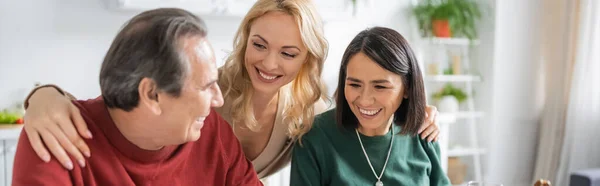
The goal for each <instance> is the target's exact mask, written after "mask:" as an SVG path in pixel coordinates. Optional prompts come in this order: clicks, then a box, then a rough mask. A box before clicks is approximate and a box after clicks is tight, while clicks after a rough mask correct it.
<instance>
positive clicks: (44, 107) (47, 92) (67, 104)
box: [24, 87, 92, 170]
mask: <svg viewBox="0 0 600 186" xmlns="http://www.w3.org/2000/svg"><path fill="white" fill-rule="evenodd" d="M28 102H29V107H28V108H27V111H26V112H25V117H24V120H25V126H24V128H25V132H27V136H28V138H29V142H30V143H31V146H32V147H33V150H34V151H35V152H36V153H37V155H38V156H39V157H40V158H41V159H42V160H43V161H45V162H49V161H50V154H49V153H48V150H47V149H46V147H48V149H50V152H52V154H53V155H54V157H56V159H57V160H58V161H59V162H60V163H61V164H62V165H63V166H64V167H65V168H67V169H69V170H72V169H73V162H71V160H70V158H69V156H68V155H67V153H66V152H68V153H69V154H70V155H72V156H73V157H74V158H75V159H76V160H77V162H78V164H79V165H80V166H82V167H83V166H85V159H84V157H83V155H82V153H83V154H84V155H85V156H86V157H90V149H89V147H88V146H87V145H86V144H85V142H84V140H83V139H82V138H81V136H83V137H85V138H87V139H91V138H92V134H91V133H90V131H89V130H88V128H87V124H86V123H85V121H84V120H83V118H82V117H81V114H80V113H79V109H78V108H77V107H76V106H75V105H74V104H73V103H71V100H69V99H68V98H67V97H65V96H64V95H62V94H61V93H59V92H58V91H57V90H56V89H54V88H52V87H44V88H40V89H38V90H37V91H36V92H35V93H33V95H31V97H30V98H29V100H28ZM75 127H77V129H78V130H76V129H75ZM78 132H79V134H78ZM80 135H81V136H80ZM40 136H41V138H40ZM42 139H43V140H44V143H42ZM44 145H45V146H46V147H45V146H44ZM65 151H66V152H65Z"/></svg>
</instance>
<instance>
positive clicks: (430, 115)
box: [418, 106, 438, 134]
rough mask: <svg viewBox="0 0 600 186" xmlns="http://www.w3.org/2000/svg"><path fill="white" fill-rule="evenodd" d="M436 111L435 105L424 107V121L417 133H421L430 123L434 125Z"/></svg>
mask: <svg viewBox="0 0 600 186" xmlns="http://www.w3.org/2000/svg"><path fill="white" fill-rule="evenodd" d="M437 115H438V111H437V108H436V107H435V106H427V107H425V122H424V123H423V124H422V125H421V127H420V128H419V131H418V133H419V134H420V133H422V132H423V130H425V129H426V128H427V127H429V126H430V125H435V123H436V119H437Z"/></svg>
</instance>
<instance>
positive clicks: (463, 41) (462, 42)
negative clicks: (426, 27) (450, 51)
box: [425, 37, 479, 46]
mask: <svg viewBox="0 0 600 186" xmlns="http://www.w3.org/2000/svg"><path fill="white" fill-rule="evenodd" d="M425 40H426V41H427V42H428V43H430V44H437V45H456V46H469V45H479V40H473V41H471V40H469V39H468V38H442V37H432V38H425Z"/></svg>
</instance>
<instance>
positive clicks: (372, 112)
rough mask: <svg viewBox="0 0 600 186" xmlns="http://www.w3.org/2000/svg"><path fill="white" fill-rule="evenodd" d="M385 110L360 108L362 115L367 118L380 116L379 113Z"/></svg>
mask: <svg viewBox="0 0 600 186" xmlns="http://www.w3.org/2000/svg"><path fill="white" fill-rule="evenodd" d="M382 110H383V109H382V108H380V109H363V108H360V107H359V108H358V111H359V112H360V113H361V114H364V115H367V116H375V115H377V114H379V112H381V111H382Z"/></svg>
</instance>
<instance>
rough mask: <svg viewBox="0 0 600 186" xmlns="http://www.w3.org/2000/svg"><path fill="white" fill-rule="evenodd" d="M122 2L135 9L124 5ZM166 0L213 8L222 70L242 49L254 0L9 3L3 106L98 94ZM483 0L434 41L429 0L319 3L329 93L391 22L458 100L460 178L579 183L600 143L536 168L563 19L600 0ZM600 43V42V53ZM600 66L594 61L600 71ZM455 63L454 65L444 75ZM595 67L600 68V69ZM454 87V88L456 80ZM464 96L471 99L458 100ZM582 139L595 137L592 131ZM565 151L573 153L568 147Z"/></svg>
mask: <svg viewBox="0 0 600 186" xmlns="http://www.w3.org/2000/svg"><path fill="white" fill-rule="evenodd" d="M117 2H127V3H131V4H130V6H118V5H117ZM164 2H167V3H171V4H165V5H164V6H183V7H185V8H186V9H189V10H191V11H194V12H197V13H198V14H199V15H201V17H202V18H203V19H204V20H205V21H206V23H207V25H208V28H209V33H208V38H209V40H210V42H211V43H212V44H213V46H214V47H215V52H216V55H217V57H218V60H217V62H218V63H219V65H221V64H223V59H224V58H225V57H226V56H227V53H228V52H229V51H230V50H231V46H232V40H233V36H234V33H235V31H236V29H237V27H238V25H239V23H240V21H241V19H242V17H243V15H244V14H245V11H246V10H247V9H248V8H249V7H250V6H251V5H252V3H253V2H254V0H187V1H183V0H182V1H165V0H19V1H0V86H1V87H2V88H1V89H0V110H2V109H10V108H15V107H18V106H19V104H20V103H21V102H22V100H23V99H24V98H25V96H26V94H27V93H28V92H29V91H30V90H31V89H32V88H33V87H34V85H35V84H36V83H41V84H46V83H52V84H57V85H60V86H61V87H62V88H64V89H65V90H68V91H69V92H71V93H72V94H73V95H75V96H76V97H78V98H81V99H85V98H93V97H96V96H98V95H99V93H100V90H99V84H98V72H99V69H100V64H101V61H102V59H103V56H104V54H105V52H106V50H107V49H108V47H109V45H110V43H111V41H112V39H113V38H114V36H115V34H116V33H117V32H118V30H119V28H120V27H121V25H123V24H124V22H125V21H127V20H128V19H130V18H131V17H132V16H134V15H135V14H137V13H139V12H140V10H139V9H136V6H137V5H140V7H144V6H146V7H154V6H157V5H159V4H160V3H164ZM353 2H355V3H356V9H354V8H353V7H354V6H353V4H352V3H353ZM475 2H477V7H478V8H479V10H480V11H481V18H480V19H479V20H478V21H477V22H476V23H477V24H476V25H475V29H476V31H477V33H478V37H477V38H475V39H473V40H468V39H466V38H439V37H429V36H427V37H423V36H422V35H421V34H420V31H419V29H418V26H417V25H418V23H417V21H416V19H415V17H414V14H412V11H411V10H412V8H414V6H415V5H416V4H418V3H419V1H417V0H356V1H351V0H315V3H316V6H317V7H318V8H319V11H320V13H321V15H322V16H323V18H324V21H325V33H326V37H327V40H328V42H329V44H330V49H329V55H328V58H327V61H326V63H325V69H324V70H323V72H324V73H323V75H322V77H323V79H324V80H325V81H326V82H327V86H328V91H329V95H331V94H332V93H333V91H334V87H335V86H336V83H337V76H338V74H337V71H338V68H339V63H340V60H341V56H342V53H343V51H344V49H345V47H346V45H347V44H348V43H349V42H350V40H351V39H352V38H353V37H354V36H355V35H356V34H357V33H358V32H360V31H361V30H363V29H365V28H367V27H370V26H386V27H390V28H393V29H396V30H397V31H398V32H400V33H401V34H403V35H404V36H405V37H407V39H408V40H409V41H410V43H411V44H412V46H413V48H414V49H415V51H416V52H417V54H418V58H419V59H420V62H421V63H422V70H423V71H424V73H427V76H426V79H427V81H426V83H427V92H428V94H429V95H434V94H436V93H437V94H438V98H441V97H444V96H446V98H451V99H450V103H449V104H450V105H439V104H440V101H439V100H437V99H435V98H434V97H433V96H432V97H430V98H429V99H430V100H429V104H431V105H436V106H437V107H438V108H439V109H440V118H439V119H440V123H439V125H440V126H441V127H442V130H443V131H442V132H443V135H442V141H441V142H440V143H441V144H443V155H444V156H443V159H444V163H445V166H446V167H447V168H448V169H449V171H450V172H452V173H451V174H452V175H451V177H452V178H453V182H454V183H455V184H457V185H458V184H461V183H464V182H465V181H468V180H485V181H489V182H499V183H503V184H504V185H531V183H532V180H534V179H539V178H540V177H536V176H538V175H551V176H544V177H543V178H546V179H551V180H553V181H554V180H557V179H558V180H559V184H557V185H567V184H566V183H567V181H566V180H565V179H567V180H568V176H567V175H568V174H569V173H570V172H571V170H576V169H582V168H591V167H600V160H598V159H600V158H598V157H600V150H596V149H598V145H594V146H591V148H592V149H594V151H593V152H591V153H592V154H595V155H596V156H590V157H588V159H585V160H582V161H585V162H587V163H586V165H585V166H583V165H582V166H578V167H569V168H564V167H563V169H561V171H562V172H560V173H562V174H538V172H539V168H538V169H536V167H539V165H540V164H545V163H548V162H554V161H551V160H550V161H548V162H537V163H536V161H539V159H540V157H541V156H540V153H542V154H543V153H545V151H543V149H542V150H540V148H543V147H544V146H540V144H543V143H544V142H543V141H544V139H546V138H542V137H543V136H544V135H545V134H546V133H552V132H554V133H557V131H550V132H548V131H546V130H545V128H544V127H545V125H544V121H546V120H544V118H546V116H547V115H548V112H549V111H548V110H549V108H548V107H549V105H555V106H556V105H559V106H561V107H560V108H564V107H567V106H566V105H567V104H556V103H555V102H556V100H553V99H549V97H552V96H556V94H552V93H551V92H552V91H549V90H550V89H549V88H548V84H549V83H550V81H553V80H556V79H552V77H553V76H551V74H552V72H555V71H549V69H553V68H551V67H553V65H554V66H556V64H559V62H558V61H568V60H567V58H568V56H569V55H570V54H565V52H564V50H561V49H562V48H560V47H561V46H564V45H563V44H565V43H567V44H568V43H569V41H570V40H569V39H570V37H568V36H569V34H568V33H571V32H568V29H564V28H567V27H566V26H565V27H562V26H564V25H569V24H571V23H572V22H570V20H572V19H574V18H573V17H574V16H572V14H573V13H574V12H575V13H578V12H594V11H591V10H589V7H590V6H591V7H594V8H599V7H600V6H598V3H597V2H594V1H593V0H580V1H569V0H547V1H544V0H527V1H522V0H478V1H475ZM586 3H587V4H586ZM592 5H593V6H592ZM577 7H588V9H586V8H580V9H578V8H577ZM574 9H575V11H573V10H574ZM592 10H596V12H598V11H600V9H592ZM549 12H552V14H548V13H549ZM586 15H587V14H586ZM594 15H595V16H596V17H595V18H593V19H592V18H590V19H592V20H596V22H598V21H597V20H599V19H600V18H597V17H598V14H597V13H596V14H594ZM549 20H550V21H549ZM588 21H589V20H588ZM549 25H554V26H549ZM561 25H562V26H561ZM591 25H593V24H591ZM561 28H562V29H561ZM586 28H587V27H586ZM593 28H596V29H595V30H594V29H593ZM589 29H591V30H593V31H590V32H591V36H594V37H593V38H596V40H598V38H600V36H599V35H600V34H598V32H600V31H599V30H600V29H598V27H593V26H592V27H590V28H589ZM580 30H581V29H580ZM586 33H587V32H586ZM587 34H590V33H587ZM594 34H595V35H594ZM554 36H557V37H554ZM574 40H576V39H574ZM552 41H554V42H552ZM594 41H595V40H594ZM597 43H600V42H596V44H595V45H593V44H590V46H592V45H593V46H595V47H596V48H595V49H596V51H600V46H598V45H599V44H597ZM448 51H450V52H448ZM594 59H595V60H597V59H598V56H596V58H594ZM594 59H590V60H592V61H594ZM553 60H554V61H553ZM457 61H458V62H457ZM552 62H554V63H552ZM596 63H598V61H596ZM596 63H594V64H593V65H595V66H593V67H598V66H599V65H598V64H596ZM560 64H562V63H560ZM453 65H459V67H458V68H457V67H456V66H453ZM448 69H454V70H453V72H444V71H447V70H448ZM595 73H596V74H598V73H600V68H599V69H596V71H595ZM557 76H566V75H564V74H557ZM567 79H568V78H567ZM575 79H576V78H575ZM598 79H600V78H598ZM598 79H589V82H587V84H588V85H589V86H590V87H598V86H599V85H600V80H598ZM448 83H450V84H452V85H453V86H452V88H448V87H447V86H446V85H447V84H448ZM574 84H576V83H574ZM443 87H446V89H442V88H443ZM443 90H446V91H443ZM450 90H453V91H450ZM454 90H457V91H454ZM593 90H598V88H594V89H593ZM444 92H445V93H444ZM448 92H450V93H448ZM456 92H461V93H456ZM597 92H600V91H597ZM597 92H593V93H592V94H591V95H592V96H597V97H590V96H585V97H586V99H588V98H589V100H600V93H598V94H596V93H597ZM462 94H466V95H465V96H462ZM448 96H449V97H448ZM559 96H560V95H559ZM452 97H454V98H452ZM460 97H464V98H465V101H462V99H460ZM455 98H459V99H455ZM452 99H454V100H452ZM442 100H444V99H442ZM458 100H460V101H461V102H460V103H459V105H453V104H455V102H456V101H458ZM565 102H567V101H565ZM552 103H554V104H552ZM594 104H595V105H596V107H586V108H588V109H583V112H586V113H587V115H585V116H586V118H587V117H588V116H589V118H587V119H584V120H583V121H582V122H585V123H588V122H591V121H594V122H595V121H598V122H596V123H595V125H586V126H587V127H588V128H586V129H591V131H595V132H596V133H597V132H599V131H600V127H599V126H598V125H599V123H600V119H598V117H597V116H600V111H599V109H598V108H599V107H600V106H598V105H599V104H600V102H598V103H594ZM456 106H458V107H456ZM552 108H554V107H552ZM456 109H458V110H456ZM17 110H18V109H17ZM444 110H446V111H447V112H444ZM453 111H459V112H453ZM588 119H589V120H588ZM6 126H8V125H6ZM6 126H5V129H3V128H0V149H2V150H0V186H4V185H10V176H11V174H10V171H11V169H12V163H11V162H12V158H13V157H12V156H11V153H12V154H14V152H11V149H13V148H12V147H14V145H15V144H16V140H15V139H16V137H17V136H18V132H19V131H20V128H19V126H16V128H15V127H14V126H9V127H6ZM0 127H2V126H0ZM564 130H566V129H564V128H563V129H562V130H558V133H560V132H561V131H562V132H564ZM558 133H557V134H558ZM561 134H562V133H561ZM565 136H569V135H565ZM557 137H558V138H562V136H561V135H557ZM589 139H591V138H588V139H587V140H589ZM594 139H598V138H597V137H596V138H594ZM577 140H582V141H583V139H582V138H578V139H577ZM587 140H586V141H587ZM567 141H568V140H567ZM565 144H566V143H565ZM559 146H560V145H559ZM561 152H562V151H555V153H561ZM562 153H565V154H564V155H566V156H569V154H568V153H567V152H562ZM13 156H14V155H13ZM561 160H562V159H561ZM550 172H559V171H554V170H552V171H550ZM286 176H287V175H286V173H285V172H284V173H282V174H280V175H276V176H274V177H273V178H271V179H272V180H273V181H272V183H277V184H275V185H279V183H280V184H282V185H283V184H286V179H287V177H286ZM560 183H564V184H560Z"/></svg>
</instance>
